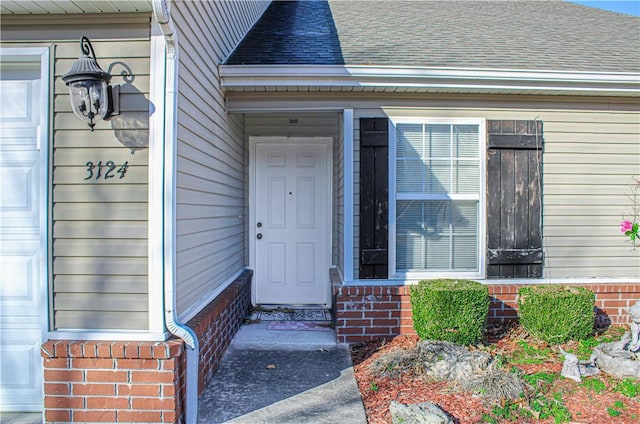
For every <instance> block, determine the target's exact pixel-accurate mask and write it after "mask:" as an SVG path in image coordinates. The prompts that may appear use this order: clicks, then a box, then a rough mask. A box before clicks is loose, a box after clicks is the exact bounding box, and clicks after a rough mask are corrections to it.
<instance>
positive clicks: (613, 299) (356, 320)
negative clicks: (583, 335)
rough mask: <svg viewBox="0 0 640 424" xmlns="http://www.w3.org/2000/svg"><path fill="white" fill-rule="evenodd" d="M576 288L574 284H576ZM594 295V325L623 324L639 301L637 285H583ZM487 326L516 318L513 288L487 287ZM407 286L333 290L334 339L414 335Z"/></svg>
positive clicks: (639, 284) (350, 287)
mask: <svg viewBox="0 0 640 424" xmlns="http://www.w3.org/2000/svg"><path fill="white" fill-rule="evenodd" d="M576 285H577V284H576ZM583 286H584V287H586V288H588V289H590V290H592V291H593V292H594V293H596V305H595V306H596V324H597V325H599V326H601V325H610V324H614V325H615V324H627V323H629V316H628V314H627V311H626V308H628V307H629V306H631V305H632V304H633V303H635V302H636V301H637V300H640V283H636V284H584V285H583ZM488 287H489V295H490V296H491V304H490V306H489V322H501V321H512V320H516V319H517V317H518V311H517V309H518V303H517V295H518V289H519V288H520V287H521V286H520V285H516V284H489V285H488ZM409 299H410V294H409V286H335V287H334V308H335V319H336V323H335V324H336V335H337V337H338V342H340V343H355V342H359V341H366V340H372V339H376V338H392V337H394V336H397V335H402V334H415V331H414V329H413V320H412V316H411V303H410V300H409Z"/></svg>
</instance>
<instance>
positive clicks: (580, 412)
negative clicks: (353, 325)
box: [352, 327, 640, 424]
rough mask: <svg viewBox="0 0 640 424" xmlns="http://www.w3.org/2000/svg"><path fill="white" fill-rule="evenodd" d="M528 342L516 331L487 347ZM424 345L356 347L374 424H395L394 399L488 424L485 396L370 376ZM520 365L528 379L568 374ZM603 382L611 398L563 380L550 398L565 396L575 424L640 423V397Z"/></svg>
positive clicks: (503, 348) (399, 340) (410, 340)
mask: <svg viewBox="0 0 640 424" xmlns="http://www.w3.org/2000/svg"><path fill="white" fill-rule="evenodd" d="M497 333H500V332H497ZM526 337H527V336H526V335H524V334H523V331H522V330H521V329H520V328H519V327H515V328H511V329H508V331H503V332H502V333H501V334H496V335H494V336H493V337H489V338H488V340H487V343H488V345H487V348H488V349H489V351H490V353H491V354H492V355H495V354H501V355H505V354H509V353H511V352H513V351H514V350H516V349H518V347H519V346H518V344H517V341H518V340H522V339H523V338H526ZM418 340H419V339H418V337H417V336H398V337H395V338H394V339H392V340H391V341H387V342H385V341H372V342H367V343H361V344H359V345H355V346H353V348H352V356H353V363H354V371H355V376H356V380H357V382H358V386H359V388H360V393H361V394H362V399H363V401H364V405H365V410H366V413H367V419H368V422H369V424H388V423H391V414H390V413H389V404H390V403H391V401H392V400H396V401H399V402H402V403H405V404H411V403H421V402H426V401H429V402H433V403H436V404H437V405H438V406H440V407H441V408H442V409H443V410H444V411H446V412H447V413H448V414H449V415H450V416H451V417H453V418H454V421H455V422H457V423H479V422H482V414H483V413H490V412H491V409H492V408H493V407H494V405H493V404H491V403H490V402H488V401H487V400H485V399H483V398H482V397H480V396H479V395H475V394H472V393H468V392H460V391H457V390H455V389H454V388H453V386H452V385H451V384H450V383H448V382H428V381H425V380H424V379H423V378H422V377H420V376H416V375H411V374H402V375H401V376H400V377H382V376H378V375H374V374H372V373H371V372H370V371H369V369H368V367H369V365H370V364H371V363H372V362H373V361H374V360H375V359H376V358H379V357H380V356H381V355H383V354H385V353H386V352H389V351H390V350H393V349H397V348H411V347H413V346H415V345H416V343H417V342H418ZM528 342H529V341H528ZM565 349H566V345H565ZM556 351H557V348H556ZM516 366H517V367H518V368H520V369H521V370H522V371H523V372H524V373H525V374H534V373H538V372H549V373H560V371H561V370H562V362H561V360H550V361H547V362H544V363H542V364H517V365H516ZM598 378H599V379H600V380H602V381H603V382H605V384H606V385H607V388H608V389H609V390H607V391H606V392H605V393H602V394H596V393H595V392H594V391H592V390H590V389H588V388H585V387H581V386H580V385H578V384H577V383H575V382H574V381H572V380H569V379H565V378H562V377H560V378H559V379H558V380H557V381H555V382H554V383H553V386H552V389H551V391H550V392H549V393H553V392H558V391H559V392H561V393H562V394H563V399H564V404H565V406H566V407H567V408H568V409H569V411H570V412H571V415H572V417H573V418H572V419H573V421H571V422H572V423H594V424H595V423H611V424H614V423H615V424H618V423H620V424H626V423H640V398H637V397H636V398H633V399H631V398H628V397H625V396H623V395H622V394H620V393H617V392H613V390H612V388H613V387H614V386H615V383H616V380H614V379H612V378H610V377H608V376H606V375H604V374H600V375H598ZM615 401H621V402H622V403H623V404H624V405H625V408H624V410H622V411H621V412H622V413H621V415H619V416H616V417H612V416H610V414H609V412H608V411H607V408H610V407H612V406H613V405H614V402H615ZM632 415H635V416H636V418H632ZM504 422H511V421H504ZM522 422H541V423H553V422H554V420H553V419H552V418H551V419H547V420H534V421H532V420H527V421H522Z"/></svg>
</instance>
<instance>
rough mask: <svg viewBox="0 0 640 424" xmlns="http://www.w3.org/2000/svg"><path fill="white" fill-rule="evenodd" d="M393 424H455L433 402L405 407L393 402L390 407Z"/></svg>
mask: <svg viewBox="0 0 640 424" xmlns="http://www.w3.org/2000/svg"><path fill="white" fill-rule="evenodd" d="M389 412H391V422H392V423H393V424H453V423H454V421H453V419H452V418H451V417H449V415H447V413H446V412H444V411H443V410H442V409H441V408H440V407H439V406H438V405H436V404H435V403H432V402H424V403H418V404H414V405H405V404H403V403H400V402H396V401H395V400H394V401H391V404H390V405H389Z"/></svg>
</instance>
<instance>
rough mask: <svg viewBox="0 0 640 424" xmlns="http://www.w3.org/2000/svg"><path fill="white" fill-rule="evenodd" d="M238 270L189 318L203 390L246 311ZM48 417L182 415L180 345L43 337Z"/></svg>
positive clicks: (164, 419) (246, 277) (245, 277)
mask: <svg viewBox="0 0 640 424" xmlns="http://www.w3.org/2000/svg"><path fill="white" fill-rule="evenodd" d="M250 281H251V272H250V271H247V272H245V273H243V274H242V275H241V276H240V277H239V278H238V279H237V280H236V281H234V282H233V283H232V284H231V285H230V286H229V287H228V288H227V289H226V290H225V291H224V292H223V293H222V294H221V295H220V296H218V297H217V298H216V299H215V300H214V301H213V302H211V303H210V304H209V305H207V307H205V308H204V309H203V310H202V311H200V313H199V314H198V315H197V316H196V317H194V318H193V319H192V320H191V321H190V322H189V323H188V325H189V326H190V327H191V328H193V329H194V331H195V332H196V334H197V335H198V340H199V342H200V369H199V373H200V379H199V382H198V383H199V384H198V385H199V389H200V391H202V390H203V389H204V387H205V385H206V383H207V381H208V380H209V379H210V378H211V376H213V373H214V372H215V370H216V369H217V367H218V364H219V363H220V360H221V358H222V355H223V353H224V351H225V350H226V348H227V346H228V345H229V343H230V342H231V339H232V338H233V335H234V334H235V332H236V331H237V330H238V328H239V327H240V325H241V323H242V320H243V319H244V317H245V315H246V314H247V313H248V311H249V307H250V303H251V291H250V290H251V288H250ZM42 357H43V364H44V380H45V386H44V391H45V398H44V408H45V420H46V422H110V423H116V422H144V423H176V422H182V421H183V419H184V416H183V405H184V402H185V399H184V396H185V392H186V391H185V386H184V383H185V381H184V376H185V362H186V361H185V359H186V355H185V348H184V344H183V342H182V341H181V340H177V339H171V340H167V341H160V342H135V341H133V342H113V341H82V340H49V341H47V342H46V343H44V344H43V345H42Z"/></svg>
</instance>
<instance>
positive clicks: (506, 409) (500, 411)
mask: <svg viewBox="0 0 640 424" xmlns="http://www.w3.org/2000/svg"><path fill="white" fill-rule="evenodd" d="M524 411H525V410H524V409H522V406H521V405H520V404H519V403H517V402H513V401H510V400H505V401H503V402H502V403H501V404H500V405H495V406H494V407H493V408H492V409H491V413H492V414H493V415H494V416H495V417H496V418H498V419H502V420H507V421H517V420H518V418H521V417H522V414H523V413H525V412H524ZM525 414H526V413H525Z"/></svg>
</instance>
